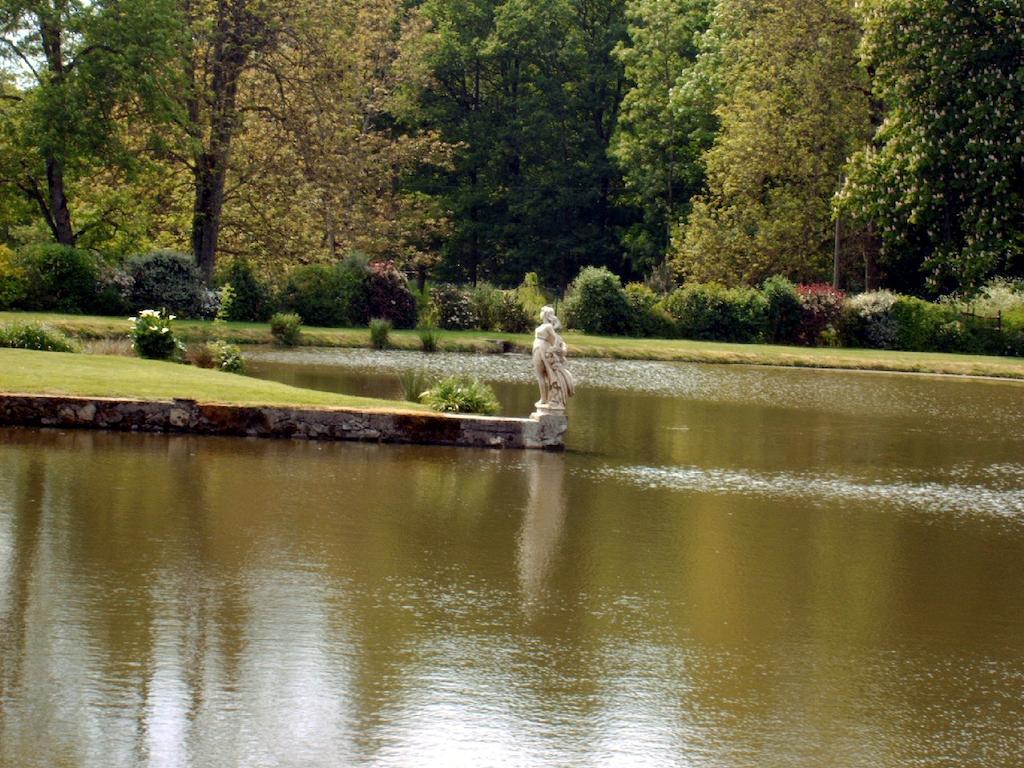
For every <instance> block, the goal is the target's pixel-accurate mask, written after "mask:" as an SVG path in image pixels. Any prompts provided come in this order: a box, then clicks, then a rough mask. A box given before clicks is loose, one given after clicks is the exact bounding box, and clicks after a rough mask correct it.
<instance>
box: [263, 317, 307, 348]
mask: <svg viewBox="0 0 1024 768" xmlns="http://www.w3.org/2000/svg"><path fill="white" fill-rule="evenodd" d="M270 333H271V335H273V337H274V339H275V340H276V341H277V342H278V343H279V344H284V345H285V346H288V347H294V346H295V345H296V344H298V343H299V336H300V335H301V334H302V318H301V317H299V316H298V315H296V314H295V313H294V312H277V313H276V314H274V316H273V317H271V318H270Z"/></svg>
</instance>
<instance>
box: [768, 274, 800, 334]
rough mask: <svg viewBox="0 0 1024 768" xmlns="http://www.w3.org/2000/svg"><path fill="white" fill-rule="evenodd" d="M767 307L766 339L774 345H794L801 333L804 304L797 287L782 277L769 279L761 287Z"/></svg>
mask: <svg viewBox="0 0 1024 768" xmlns="http://www.w3.org/2000/svg"><path fill="white" fill-rule="evenodd" d="M761 293H762V294H763V295H764V298H765V301H766V302H767V307H766V309H765V319H766V321H767V323H768V325H767V331H766V333H765V338H766V339H767V340H768V341H770V342H771V343H773V344H793V343H795V342H796V341H797V339H798V334H799V332H800V317H801V315H802V313H803V304H801V303H800V294H798V293H797V290H796V286H795V285H793V283H791V282H790V281H789V280H787V279H786V278H785V277H783V276H782V275H776V276H774V277H769V278H768V279H767V280H765V281H764V284H763V285H762V286H761Z"/></svg>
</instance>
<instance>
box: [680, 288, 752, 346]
mask: <svg viewBox="0 0 1024 768" xmlns="http://www.w3.org/2000/svg"><path fill="white" fill-rule="evenodd" d="M665 309H666V311H668V313H669V314H670V315H671V316H672V317H673V318H674V319H675V321H676V323H677V324H678V329H679V333H680V335H681V336H682V337H683V338H685V339H703V340H708V341H732V342H755V341H760V340H762V338H763V337H764V333H765V329H766V326H767V312H768V302H767V301H766V300H765V298H764V296H762V295H761V294H760V293H759V292H758V291H755V290H754V289H752V288H726V287H724V286H722V285H720V284H718V283H691V284H689V285H685V286H683V287H682V288H679V289H678V290H676V291H673V292H672V293H671V294H669V296H668V297H667V298H666V299H665Z"/></svg>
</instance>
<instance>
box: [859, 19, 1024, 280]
mask: <svg viewBox="0 0 1024 768" xmlns="http://www.w3.org/2000/svg"><path fill="white" fill-rule="evenodd" d="M862 53H863V57H864V61H865V64H866V65H867V67H868V68H869V69H870V70H871V71H872V73H873V75H874V78H873V79H874V90H875V94H876V96H877V98H878V99H879V100H880V101H881V103H882V104H883V105H884V107H885V119H884V121H883V122H882V124H881V126H880V127H879V129H878V132H877V134H876V136H875V139H874V142H873V143H872V144H871V146H869V147H867V148H865V149H863V150H862V151H860V152H858V153H857V154H856V156H855V157H854V158H853V160H852V162H851V167H850V178H849V182H848V184H847V186H846V189H845V190H844V194H843V198H842V204H843V206H844V208H845V209H846V210H848V211H850V212H851V213H853V214H855V215H856V216H858V217H859V218H860V219H861V220H862V221H864V222H873V223H875V225H876V226H877V228H878V233H879V235H880V236H881V240H882V244H883V249H884V250H883V255H884V257H885V262H886V267H887V272H888V278H889V280H888V281H889V283H890V284H892V285H895V286H896V287H899V288H902V289H905V290H911V291H914V290H919V289H920V288H921V282H922V280H923V279H925V278H927V280H928V283H929V287H930V288H931V290H933V291H940V292H941V291H947V290H952V289H957V288H962V289H966V290H971V289H974V288H977V287H978V286H980V285H981V284H983V283H984V282H985V281H986V280H987V279H989V278H991V277H993V276H996V275H1010V276H1017V277H1020V276H1024V133H1022V131H1024V2H1020V0H979V1H977V2H944V1H942V0H875V1H874V2H870V3H866V4H865V35H864V41H863V45H862Z"/></svg>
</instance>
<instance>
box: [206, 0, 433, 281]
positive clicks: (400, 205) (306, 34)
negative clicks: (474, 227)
mask: <svg viewBox="0 0 1024 768" xmlns="http://www.w3.org/2000/svg"><path fill="white" fill-rule="evenodd" d="M425 32H426V28H425V25H424V23H423V21H422V20H421V19H420V18H418V17H417V16H416V15H415V14H413V13H410V12H409V11H407V10H406V9H405V8H404V6H403V3H402V2H400V0H381V2H378V3H376V4H375V5H374V7H373V8H372V10H371V9H369V8H367V7H365V6H363V7H360V6H358V5H353V4H352V3H351V2H348V1H347V0H326V2H324V1H316V2H314V1H313V0H297V2H294V3H293V4H292V8H291V12H290V18H289V21H288V34H287V36H286V37H285V38H284V39H283V40H282V42H281V43H280V44H279V45H278V46H277V47H276V49H275V50H274V51H272V52H268V53H267V54H266V55H265V56H264V57H263V58H262V59H261V61H260V62H259V63H258V65H256V66H253V67H252V68H251V69H250V70H249V71H248V72H247V73H246V74H245V75H244V76H243V78H242V83H241V86H240V89H241V91H242V95H241V97H240V98H241V101H240V105H239V110H240V112H241V114H243V115H244V116H245V118H246V119H245V121H244V123H243V124H242V126H241V127H240V129H239V131H238V133H237V135H236V137H235V142H236V145H237V147H238V148H239V149H240V151H239V152H238V158H237V160H236V161H235V162H234V163H233V165H232V172H231V174H230V176H229V183H230V184H231V185H232V186H233V189H232V191H231V193H230V194H228V195H226V199H225V209H224V247H225V248H226V250H228V251H229V252H230V251H235V252H238V253H247V254H250V255H254V256H256V257H258V258H259V259H260V261H262V262H263V263H264V264H266V263H267V262H268V261H273V262H276V263H277V264H278V265H280V264H282V263H298V262H308V261H313V260H317V259H320V258H327V259H331V260H336V259H338V258H341V257H342V256H343V255H345V254H346V253H348V252H352V251H359V252H362V253H364V254H366V255H368V256H371V257H380V258H386V259H392V260H395V261H397V262H398V263H399V264H400V265H402V267H403V268H410V269H415V270H417V271H422V273H423V274H424V276H425V273H426V271H427V270H428V269H429V268H430V267H431V266H432V264H433V262H434V261H435V260H436V251H437V248H436V246H435V241H436V240H437V239H438V238H439V237H440V235H441V234H443V232H444V228H445V225H446V221H445V217H444V215H443V211H442V210H441V209H440V206H439V205H438V204H437V202H436V201H435V200H434V199H432V198H430V197H429V196H426V195H423V194H418V193H416V192H415V191H411V190H407V189H405V188H404V187H403V180H404V179H405V178H406V177H407V176H408V175H410V174H411V173H412V172H413V171H415V170H417V169H418V168H419V167H420V166H422V165H425V164H433V165H437V166H439V167H444V166H446V165H447V164H448V163H449V161H450V155H451V148H450V147H448V146H447V145H445V144H444V143H443V142H442V141H440V139H439V138H438V136H437V133H436V132H435V131H431V130H423V131H411V130H407V128H406V126H405V125H404V124H403V122H402V121H403V116H404V115H405V113H406V112H407V110H408V103H407V95H408V93H409V92H410V91H415V90H417V89H418V88H419V87H421V85H422V82H423V79H424V77H425V73H424V71H423V68H422V67H421V66H420V59H421V57H420V55H419V52H418V48H419V46H420V45H421V44H422V40H423V36H424V34H425Z"/></svg>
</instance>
